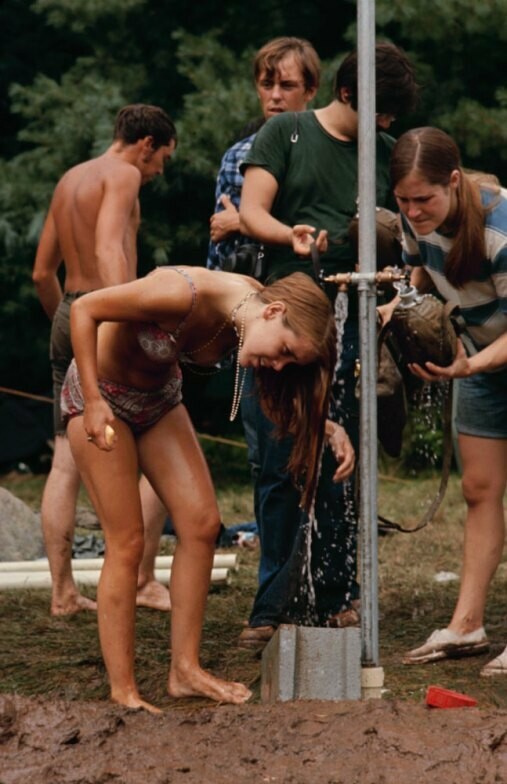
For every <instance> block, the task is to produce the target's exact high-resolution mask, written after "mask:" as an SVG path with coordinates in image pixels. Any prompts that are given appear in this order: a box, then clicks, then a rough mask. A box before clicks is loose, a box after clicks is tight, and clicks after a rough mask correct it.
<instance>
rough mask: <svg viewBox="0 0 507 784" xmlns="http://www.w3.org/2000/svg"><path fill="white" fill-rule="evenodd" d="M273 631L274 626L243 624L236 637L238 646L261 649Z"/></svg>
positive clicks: (254, 649) (253, 649)
mask: <svg viewBox="0 0 507 784" xmlns="http://www.w3.org/2000/svg"><path fill="white" fill-rule="evenodd" d="M275 632H276V628H275V627H274V626H245V628H244V629H243V631H242V632H241V634H240V635H239V638H238V648H246V649H247V650H249V651H262V649H263V648H265V647H266V645H267V644H268V642H269V641H270V639H271V638H272V636H273V635H274V633H275Z"/></svg>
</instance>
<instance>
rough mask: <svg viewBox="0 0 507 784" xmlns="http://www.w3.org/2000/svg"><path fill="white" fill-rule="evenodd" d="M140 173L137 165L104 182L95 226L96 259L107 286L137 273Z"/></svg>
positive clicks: (131, 277)
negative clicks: (136, 251) (136, 244)
mask: <svg viewBox="0 0 507 784" xmlns="http://www.w3.org/2000/svg"><path fill="white" fill-rule="evenodd" d="M140 187H141V173H140V172H139V171H138V169H136V168H135V167H134V166H128V167H125V169H123V170H122V171H121V174H119V173H118V172H115V174H114V176H111V177H110V178H109V179H107V180H106V182H105V184H104V195H103V198H102V203H101V205H100V211H99V214H98V217H97V225H96V228H95V258H96V263H97V270H98V273H99V275H100V278H101V280H102V282H103V285H104V286H115V285H118V284H119V283H126V282H128V281H130V280H133V279H134V278H135V276H136V266H137V264H136V253H135V235H136V232H137V228H138V223H139V205H138V195H139V188H140Z"/></svg>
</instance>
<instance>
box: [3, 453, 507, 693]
mask: <svg viewBox="0 0 507 784" xmlns="http://www.w3.org/2000/svg"><path fill="white" fill-rule="evenodd" d="M204 446H205V450H206V451H207V453H208V459H209V461H210V464H211V470H212V474H213V476H214V479H215V482H216V486H217V491H218V495H219V501H220V506H221V510H222V514H223V519H224V522H225V523H226V524H228V523H235V522H238V521H241V520H250V519H252V516H253V513H252V494H251V488H250V480H249V474H248V469H247V467H246V459H245V453H244V451H241V450H239V449H235V448H231V447H229V446H226V445H223V446H213V445H209V444H206V443H205V444H204ZM0 484H2V486H4V487H6V488H7V489H9V490H11V492H13V493H14V494H15V495H17V496H18V497H20V498H22V499H23V500H25V501H26V502H27V503H29V504H30V505H31V506H32V507H33V508H34V509H38V506H39V504H40V497H41V491H42V487H43V484H44V477H43V476H36V477H24V476H23V477H21V476H18V475H9V476H4V477H0ZM437 484H438V477H437V476H432V477H426V478H421V477H419V478H411V479H407V478H399V477H398V476H390V477H389V476H388V477H384V478H381V480H380V485H379V510H380V512H381V514H384V515H386V516H388V517H391V518H392V519H395V520H397V521H399V522H401V523H404V524H405V525H409V526H410V525H412V524H414V523H415V522H416V520H417V518H418V517H419V516H420V514H421V512H422V510H423V509H424V507H425V504H427V503H428V501H429V499H430V498H431V497H432V495H433V494H434V493H435V492H436V488H437ZM82 503H84V504H86V503H87V501H86V498H85V496H84V495H83V498H82ZM463 517H464V507H463V503H462V500H461V494H460V488H459V478H458V477H457V476H453V477H452V478H451V481H450V486H449V489H448V492H447V495H446V498H445V501H444V504H443V506H442V508H441V510H440V512H439V514H438V517H437V519H436V521H435V522H434V523H432V524H431V525H429V526H428V527H427V528H425V529H424V530H422V531H419V532H418V533H416V534H413V535H407V534H402V533H394V534H389V535H386V536H381V537H380V538H379V607H380V648H381V664H382V666H383V667H384V670H385V685H386V689H387V692H386V696H387V697H391V698H401V699H404V700H409V701H415V702H421V701H422V700H423V697H424V694H425V691H426V688H427V686H428V685H430V684H439V685H441V686H445V687H447V688H451V689H455V690H457V691H463V692H466V693H467V694H470V695H472V696H474V697H476V698H477V699H478V700H479V704H480V706H481V707H488V706H491V707H493V706H495V707H502V708H505V707H507V682H503V680H502V679H498V678H496V679H492V680H491V679H484V678H480V677H479V670H480V668H481V666H482V665H483V664H484V663H485V662H486V661H487V660H488V658H491V655H496V654H497V653H498V652H499V651H500V650H501V649H503V646H504V645H505V643H506V642H507V633H506V627H505V618H506V615H507V590H506V588H507V559H505V558H504V561H503V563H502V565H501V566H500V568H499V570H498V573H497V576H496V577H495V580H494V582H493V585H492V588H491V593H490V599H489V604H488V611H487V616H486V628H487V631H488V635H489V637H490V641H491V645H492V650H491V654H489V655H487V656H479V657H473V658H469V659H462V660H458V661H454V662H446V663H442V664H438V665H436V664H433V665H425V666H419V667H404V666H402V665H401V664H400V654H401V652H402V651H404V650H406V649H408V648H411V647H414V646H415V645H417V644H419V643H421V642H422V641H423V640H424V639H425V638H426V637H427V636H428V634H429V633H430V632H431V631H432V630H433V629H435V628H437V627H442V626H445V625H446V622H447V621H448V619H449V617H450V615H451V611H452V608H453V605H454V602H455V600H456V596H457V590H458V583H457V582H448V583H439V582H436V581H435V579H434V577H435V574H436V573H438V572H443V571H445V572H459V568H460V557H461V541H462V525H463ZM239 558H240V569H239V572H238V573H237V574H234V576H233V580H232V584H231V585H230V586H226V587H212V589H211V593H210V597H209V603H208V610H207V614H206V623H205V627H204V633H203V643H202V660H203V663H204V665H205V666H206V667H209V668H210V669H212V670H213V671H215V672H217V673H219V674H221V675H223V676H225V677H228V678H233V679H235V680H241V681H243V682H246V683H248V684H250V686H251V687H252V688H253V689H254V693H255V695H256V698H257V699H258V698H259V685H260V684H259V669H260V668H259V660H258V659H257V658H255V657H253V656H252V655H251V654H249V653H248V652H245V651H241V650H239V649H238V648H236V646H235V641H236V638H237V635H238V634H239V631H240V630H241V625H242V622H243V621H244V619H245V618H247V616H248V612H249V608H250V605H251V601H252V597H253V594H254V591H255V587H256V568H257V558H258V554H257V552H249V551H244V550H240V551H239ZM86 590H87V592H88V593H89V595H93V593H94V589H86ZM48 605H49V592H48V591H43V590H25V591H2V592H0V618H1V620H0V662H1V672H2V677H1V681H0V690H1V691H2V692H17V693H19V694H22V695H27V696H30V695H35V694H43V695H46V696H50V697H62V698H65V699H96V698H98V699H105V698H106V697H107V684H106V679H105V674H104V668H103V665H102V660H101V656H100V650H99V646H98V641H97V633H96V622H95V617H94V615H93V614H80V615H78V616H75V617H72V618H65V619H63V618H61V619H52V618H50V617H49V615H48ZM137 619H138V629H137V649H136V656H137V662H136V670H137V673H138V680H139V683H140V687H141V691H142V693H143V694H144V695H145V696H146V697H147V698H148V699H150V700H152V701H154V702H156V703H158V704H160V705H162V706H164V705H166V706H167V705H170V704H171V701H170V700H169V699H168V698H167V697H166V692H165V689H166V672H167V645H168V638H169V618H167V617H164V616H163V615H162V614H160V613H156V612H151V611H147V610H139V611H138V614H137ZM505 681H507V679H505Z"/></svg>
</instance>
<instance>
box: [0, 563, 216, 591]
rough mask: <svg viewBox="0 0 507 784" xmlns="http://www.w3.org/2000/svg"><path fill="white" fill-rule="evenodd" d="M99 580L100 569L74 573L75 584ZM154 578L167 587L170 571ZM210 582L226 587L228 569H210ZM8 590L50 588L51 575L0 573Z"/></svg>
mask: <svg viewBox="0 0 507 784" xmlns="http://www.w3.org/2000/svg"><path fill="white" fill-rule="evenodd" d="M99 578H100V569H93V570H84V569H83V570H80V571H78V572H76V575H75V579H76V582H78V583H80V584H81V585H97V583H98V581H99ZM155 578H156V579H157V580H158V581H159V582H161V583H163V584H164V585H167V584H168V583H169V580H170V579H171V570H170V569H156V570H155ZM211 582H212V583H213V584H214V585H217V584H218V585H228V584H229V583H230V577H229V570H228V569H223V568H222V569H212V571H211ZM9 588H51V575H50V574H49V571H48V572H45V571H39V572H19V571H18V572H0V590H2V589H4V590H5V589H9Z"/></svg>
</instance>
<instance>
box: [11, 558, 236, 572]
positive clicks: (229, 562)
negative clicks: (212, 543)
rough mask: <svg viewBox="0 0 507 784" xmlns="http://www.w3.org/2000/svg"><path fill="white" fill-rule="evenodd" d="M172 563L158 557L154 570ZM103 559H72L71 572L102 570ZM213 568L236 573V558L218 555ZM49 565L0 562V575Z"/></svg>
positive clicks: (42, 560) (43, 561)
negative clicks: (231, 570)
mask: <svg viewBox="0 0 507 784" xmlns="http://www.w3.org/2000/svg"><path fill="white" fill-rule="evenodd" d="M172 563H173V556H172V555H159V556H157V558H156V559H155V568H156V569H170V568H171V566H172ZM103 565H104V559H103V558H73V559H72V571H73V572H74V571H83V570H84V571H95V570H97V569H99V570H100V569H102V567H103ZM213 567H214V568H217V569H233V570H234V571H235V572H237V571H238V568H239V567H238V556H237V555H235V554H234V553H218V554H217V555H215V557H214V559H213ZM47 571H49V563H48V559H47V558H39V559H38V560H36V561H0V574H1V573H2V572H47Z"/></svg>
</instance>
